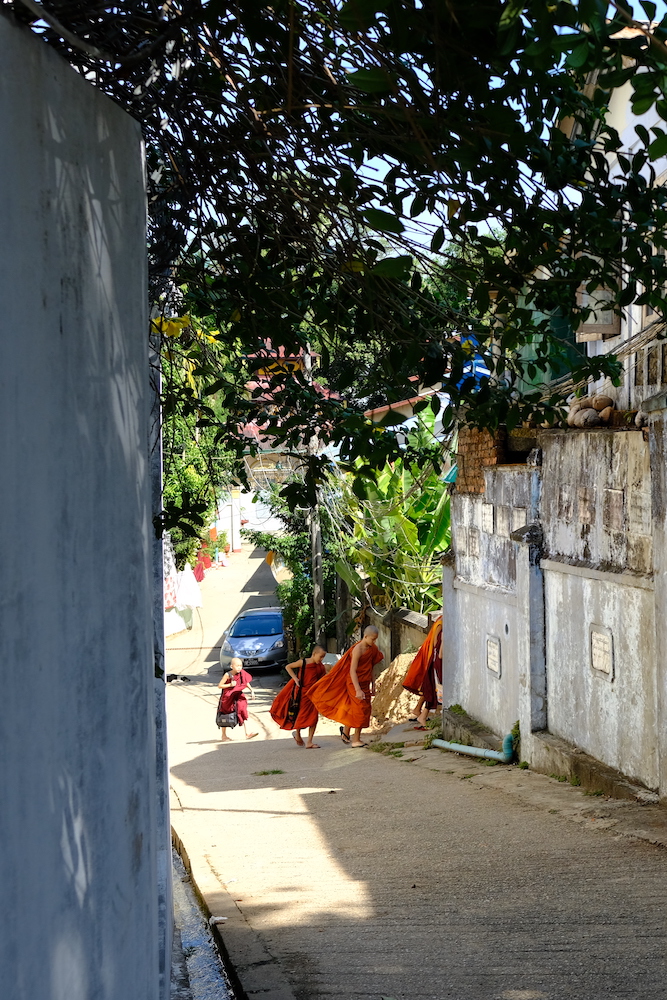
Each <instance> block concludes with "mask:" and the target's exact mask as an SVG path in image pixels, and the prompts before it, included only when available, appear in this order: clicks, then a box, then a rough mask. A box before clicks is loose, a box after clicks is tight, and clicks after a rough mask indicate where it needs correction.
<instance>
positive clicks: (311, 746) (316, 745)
mask: <svg viewBox="0 0 667 1000" xmlns="http://www.w3.org/2000/svg"><path fill="white" fill-rule="evenodd" d="M321 749H322V748H321V747H320V745H319V743H306V750H321Z"/></svg>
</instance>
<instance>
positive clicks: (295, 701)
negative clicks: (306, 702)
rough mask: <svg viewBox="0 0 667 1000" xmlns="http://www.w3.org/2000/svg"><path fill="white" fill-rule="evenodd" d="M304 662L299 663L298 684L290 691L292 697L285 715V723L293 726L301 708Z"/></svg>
mask: <svg viewBox="0 0 667 1000" xmlns="http://www.w3.org/2000/svg"><path fill="white" fill-rule="evenodd" d="M305 667H306V661H305V660H303V661H302V663H301V669H300V670H299V683H298V684H295V685H294V690H293V691H292V696H291V698H290V700H289V703H288V705H287V713H286V715H285V722H287V723H289V725H290V726H293V725H294V723H295V722H296V719H297V716H298V714H299V709H300V708H301V682H302V680H303V675H304V674H305V672H306V671H305Z"/></svg>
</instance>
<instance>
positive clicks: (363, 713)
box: [308, 625, 384, 747]
mask: <svg viewBox="0 0 667 1000" xmlns="http://www.w3.org/2000/svg"><path fill="white" fill-rule="evenodd" d="M377 638H378V630H377V629H376V628H375V626H374V625H369V626H368V627H367V628H366V629H364V635H363V638H362V640H361V642H358V643H356V644H355V645H354V646H351V647H350V648H349V649H348V650H347V652H346V653H344V654H343V655H342V656H341V658H340V660H339V661H338V663H337V664H336V666H335V667H334V668H333V670H332V671H331V673H329V674H327V676H326V677H323V678H322V680H321V681H318V682H317V684H315V685H314V687H312V688H311V689H310V691H309V692H308V697H309V698H310V700H311V701H312V703H313V705H314V706H315V708H316V709H317V710H318V711H319V712H320V713H321V714H322V715H325V716H326V717H327V719H333V720H334V721H335V722H339V723H341V726H340V737H341V739H342V741H343V743H347V744H348V745H349V746H352V747H365V746H366V744H365V743H362V741H361V730H362V729H363V728H364V727H365V726H368V724H369V723H370V721H371V697H372V696H373V694H374V693H375V685H374V683H373V667H374V666H375V664H376V663H379V662H380V660H383V659H384V653H383V652H382V651H381V650H379V649H378V648H377V646H376V645H375V643H376V642H377ZM352 729H354V736H353V737H352V738H350V730H352Z"/></svg>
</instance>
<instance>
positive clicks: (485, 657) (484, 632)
mask: <svg viewBox="0 0 667 1000" xmlns="http://www.w3.org/2000/svg"><path fill="white" fill-rule="evenodd" d="M484 476H485V484H486V488H485V493H484V494H481V495H475V494H471V495H465V494H461V493H454V494H453V496H452V528H453V531H452V537H453V541H454V546H453V547H454V557H455V564H454V566H453V567H451V568H450V569H449V570H446V571H445V580H446V584H445V587H444V591H443V630H444V631H443V666H444V673H443V685H444V686H443V702H444V704H445V706H449V705H454V704H458V705H462V706H463V707H464V708H465V710H466V711H467V712H468V713H469V714H470V715H471V716H473V717H474V718H475V719H478V720H479V721H480V722H483V723H484V724H485V725H486V726H488V727H489V729H491V730H493V731H494V732H497V733H499V734H500V735H504V734H505V733H507V732H508V731H509V730H510V729H511V728H512V726H513V725H514V723H515V722H516V720H517V719H518V717H519V673H518V670H519V666H518V653H517V649H518V647H517V642H518V638H519V633H520V629H521V628H523V627H524V625H523V623H522V622H521V620H520V614H519V611H518V598H517V555H518V551H519V546H518V544H517V542H515V541H513V540H512V538H511V537H510V536H511V534H512V532H513V531H516V530H518V529H520V528H523V527H524V526H525V525H526V524H527V523H528V522H530V521H532V520H534V517H535V512H536V509H537V505H538V503H539V483H540V477H539V473H538V472H537V471H536V470H535V469H533V468H532V467H528V466H526V465H509V466H496V467H494V468H491V469H486V470H485V472H484Z"/></svg>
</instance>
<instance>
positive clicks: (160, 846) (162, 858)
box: [148, 341, 174, 1000]
mask: <svg viewBox="0 0 667 1000" xmlns="http://www.w3.org/2000/svg"><path fill="white" fill-rule="evenodd" d="M150 372H151V385H150V400H151V412H150V424H149V441H148V448H149V455H150V471H151V500H152V510H153V517H154V518H155V517H156V516H157V515H159V513H160V512H161V510H162V412H161V403H160V389H161V377H160V355H159V343H158V342H157V341H154V342H152V343H151V345H150ZM154 524H155V521H154ZM152 543H153V654H154V673H155V677H154V681H153V689H154V695H155V778H156V791H157V839H158V843H157V846H156V860H157V890H158V934H159V940H158V948H159V953H158V959H159V977H160V983H159V992H160V1000H169V997H170V995H171V946H172V936H173V926H174V918H173V900H172V885H171V819H170V814H169V763H168V759H167V711H166V704H165V639H164V552H163V542H162V535H161V533H160V532H157V531H155V530H154V531H153V539H152Z"/></svg>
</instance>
